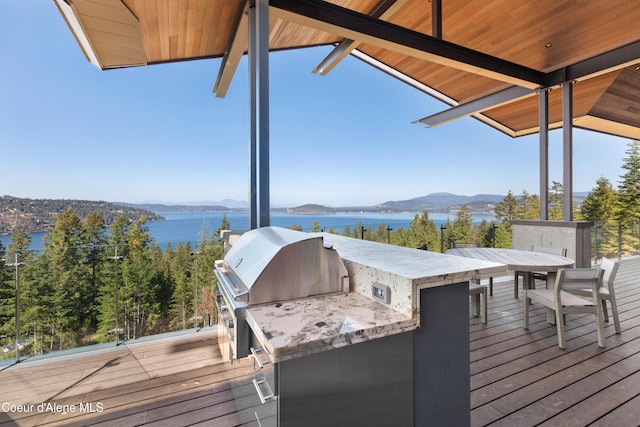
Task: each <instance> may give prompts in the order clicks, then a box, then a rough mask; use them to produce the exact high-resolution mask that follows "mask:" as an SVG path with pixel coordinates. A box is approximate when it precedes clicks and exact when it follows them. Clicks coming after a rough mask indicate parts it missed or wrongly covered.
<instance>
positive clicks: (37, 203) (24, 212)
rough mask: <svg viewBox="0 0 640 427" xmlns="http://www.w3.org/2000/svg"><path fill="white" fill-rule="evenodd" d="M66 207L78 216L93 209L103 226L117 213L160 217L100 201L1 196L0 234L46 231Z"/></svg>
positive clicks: (110, 221)
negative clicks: (20, 231)
mask: <svg viewBox="0 0 640 427" xmlns="http://www.w3.org/2000/svg"><path fill="white" fill-rule="evenodd" d="M69 208H71V209H73V211H74V212H75V213H76V215H78V216H79V217H80V218H81V219H85V218H87V216H89V214H91V213H92V212H96V213H98V214H99V215H100V216H101V217H102V218H103V219H104V221H105V224H106V225H110V224H112V223H113V222H114V221H115V220H116V219H117V218H118V217H119V216H120V215H124V216H125V217H126V218H128V219H129V220H136V219H138V218H140V216H142V215H144V216H145V217H146V218H147V221H161V220H163V219H164V218H163V217H162V216H160V215H156V214H155V213H153V212H151V211H149V210H146V209H141V208H137V207H132V206H124V205H119V204H114V203H109V202H103V201H90V200H62V199H27V198H18V197H12V196H2V197H0V234H10V233H11V232H12V231H13V230H15V229H21V230H23V231H26V232H28V233H36V232H42V231H46V230H48V229H50V228H52V227H54V226H55V223H56V219H57V217H58V215H60V214H61V213H62V212H64V211H65V210H67V209H69Z"/></svg>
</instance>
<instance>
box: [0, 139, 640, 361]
mask: <svg viewBox="0 0 640 427" xmlns="http://www.w3.org/2000/svg"><path fill="white" fill-rule="evenodd" d="M622 169H623V170H624V173H623V174H622V175H621V176H620V182H619V185H618V188H617V189H615V188H614V187H613V184H612V183H611V182H610V181H609V180H607V179H606V178H604V177H601V178H600V179H598V180H597V181H596V183H595V187H594V188H592V190H591V192H590V193H589V194H588V196H587V197H586V199H585V200H584V202H583V203H582V204H580V206H578V207H577V208H576V210H575V212H574V218H575V219H576V220H585V221H593V222H594V223H595V227H593V229H592V241H593V248H592V255H594V256H595V257H600V256H606V257H617V256H624V255H629V254H633V253H640V142H639V141H632V142H631V143H629V144H628V149H627V151H626V157H625V159H624V163H623V165H622ZM562 200H563V194H562V184H560V183H559V182H556V181H553V182H552V185H551V187H550V189H549V216H550V218H549V219H551V220H554V219H562V212H563V207H562ZM539 211H540V199H539V197H538V196H537V195H535V194H529V193H528V192H526V191H523V192H522V194H520V195H514V194H513V192H512V191H509V192H508V194H507V195H506V196H505V197H504V199H503V200H502V201H501V202H500V203H497V204H496V205H495V207H494V213H495V219H494V220H492V221H490V222H488V221H486V220H483V222H482V223H479V224H476V223H472V215H471V213H470V212H469V209H468V207H467V206H465V205H462V206H460V207H459V209H458V210H457V213H456V215H455V218H454V220H453V221H450V220H447V222H446V223H444V224H442V225H441V226H439V227H438V226H437V225H436V223H435V222H434V221H433V220H431V219H429V213H428V212H427V211H424V212H422V213H420V214H416V215H415V217H414V218H413V220H412V221H411V223H410V225H409V227H408V228H407V229H404V228H397V229H392V228H390V227H388V226H387V225H385V224H381V225H380V226H378V227H377V228H375V229H372V228H371V227H367V226H364V225H363V224H362V222H359V223H358V224H357V225H355V226H354V227H353V228H351V227H348V226H347V227H345V228H344V229H343V230H334V229H333V228H330V229H328V230H324V231H327V232H330V233H335V234H341V235H344V236H350V237H354V238H357V239H366V240H372V241H377V242H382V243H389V244H393V245H399V246H405V247H411V248H417V249H424V250H429V251H435V252H443V251H446V250H447V249H449V248H450V247H452V245H453V242H475V243H478V244H479V245H480V246H482V247H502V248H509V247H511V221H512V220H514V219H538V218H539ZM146 221H147V219H146V217H145V216H144V215H142V216H140V217H139V218H138V219H137V220H131V219H130V218H127V217H126V216H124V215H121V216H120V217H118V218H116V219H115V220H113V221H112V222H111V223H110V225H108V226H107V224H106V222H105V219H104V217H102V216H101V215H100V214H99V213H97V212H91V213H90V214H89V215H87V216H86V217H85V219H84V220H82V219H81V218H80V216H78V214H77V213H76V212H75V211H74V209H73V207H68V208H67V209H66V210H65V211H64V212H62V213H61V214H60V215H58V217H57V220H56V223H55V226H54V227H52V228H51V229H50V230H49V232H48V233H47V234H46V235H45V238H44V249H43V250H42V251H40V252H37V253H36V252H35V251H32V250H30V249H29V246H30V243H31V242H30V235H29V233H28V232H27V231H25V230H24V229H21V228H17V229H15V230H13V233H12V235H11V243H10V244H9V245H8V247H3V245H2V243H1V242H0V259H1V260H4V263H5V266H4V267H5V268H2V269H0V346H2V347H4V348H5V349H7V348H9V347H10V346H11V345H12V344H11V343H14V342H15V330H16V316H15V308H16V285H17V284H18V280H17V277H16V275H19V293H18V295H19V296H18V298H19V299H18V302H19V307H20V317H19V321H20V330H21V340H22V343H23V344H24V346H25V349H24V350H21V351H22V354H23V355H27V354H40V353H47V352H51V351H55V350H62V349H67V348H73V347H78V346H83V345H89V344H96V343H101V342H109V341H115V340H116V337H117V339H119V340H120V339H121V340H129V339H136V338H139V337H142V336H146V335H152V334H158V333H163V332H169V331H177V330H181V329H187V328H195V327H199V326H210V325H213V324H215V322H216V318H217V313H216V308H215V297H214V288H215V286H216V279H215V275H214V273H213V265H214V261H215V260H218V259H222V258H223V256H224V255H223V242H222V240H221V239H220V237H219V235H220V231H221V230H224V229H228V228H229V227H230V223H229V221H227V219H226V216H224V217H223V219H222V223H221V224H220V226H219V227H218V229H217V230H216V231H214V232H213V233H212V234H211V236H207V235H206V234H205V232H204V231H203V232H202V233H201V236H200V241H199V243H198V245H197V247H191V245H190V244H181V243H179V244H177V245H176V246H175V247H172V246H171V245H168V246H167V247H166V248H164V249H163V248H160V247H159V246H158V245H157V244H156V243H155V241H154V239H153V238H152V236H151V235H150V233H149V229H148V228H147V226H146ZM291 228H293V229H298V230H301V229H302V227H299V226H294V227H291ZM322 230H323V229H322V227H321V224H320V223H318V222H315V223H314V224H313V230H312V231H322ZM0 263H2V262H0ZM16 264H17V266H16ZM5 346H7V347H5ZM10 357H12V352H11V351H5V352H3V353H0V358H10Z"/></svg>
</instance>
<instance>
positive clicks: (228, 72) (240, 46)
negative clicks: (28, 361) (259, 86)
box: [212, 2, 249, 98]
mask: <svg viewBox="0 0 640 427" xmlns="http://www.w3.org/2000/svg"><path fill="white" fill-rule="evenodd" d="M248 7H249V3H248V2H247V3H245V4H244V5H243V6H242V7H241V8H240V9H239V13H238V16H237V18H236V22H235V25H234V31H233V37H232V38H231V39H230V42H229V46H228V47H227V50H226V51H225V53H224V57H223V58H222V62H221V63H220V69H219V71H218V76H217V77H216V82H215V84H214V85H213V90H212V92H213V93H215V94H216V97H217V98H224V97H225V96H226V94H227V90H228V89H229V85H231V80H232V79H233V76H234V75H235V73H236V70H237V69H238V64H239V63H240V59H241V58H242V55H244V53H245V52H246V51H247V46H248V45H249V19H248V13H247V12H248Z"/></svg>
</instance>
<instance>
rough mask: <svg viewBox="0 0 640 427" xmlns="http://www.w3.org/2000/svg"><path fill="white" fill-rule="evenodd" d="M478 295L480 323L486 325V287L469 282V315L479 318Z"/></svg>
mask: <svg viewBox="0 0 640 427" xmlns="http://www.w3.org/2000/svg"><path fill="white" fill-rule="evenodd" d="M480 295H482V323H484V324H485V325H486V324H487V287H486V286H484V285H481V284H479V283H474V282H469V296H470V297H472V298H473V299H472V303H473V305H472V306H471V314H472V315H473V316H474V317H478V316H480Z"/></svg>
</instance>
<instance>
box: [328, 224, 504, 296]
mask: <svg viewBox="0 0 640 427" xmlns="http://www.w3.org/2000/svg"><path fill="white" fill-rule="evenodd" d="M322 236H323V238H324V241H325V243H327V244H330V245H333V248H334V249H335V250H336V251H338V254H339V255H340V257H341V258H342V259H344V260H345V261H350V262H354V263H357V264H360V265H365V266H369V267H373V268H376V269H378V270H380V271H385V272H389V273H392V274H394V275H397V276H399V277H403V278H406V279H407V280H409V281H410V282H411V283H412V285H413V286H414V287H416V288H418V289H419V288H425V287H431V286H441V285H446V284H451V283H457V282H464V281H467V280H475V279H480V278H483V277H490V276H494V275H498V274H503V273H506V272H507V266H506V265H504V264H499V263H496V262H489V261H481V260H477V259H472V258H463V257H458V256H454V255H447V254H441V253H438V252H431V251H423V250H418V249H413V248H407V247H402V246H395V245H388V244H385V243H378V242H370V241H367V240H360V239H353V238H349V237H344V236H339V235H335V234H331V233H322Z"/></svg>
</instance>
